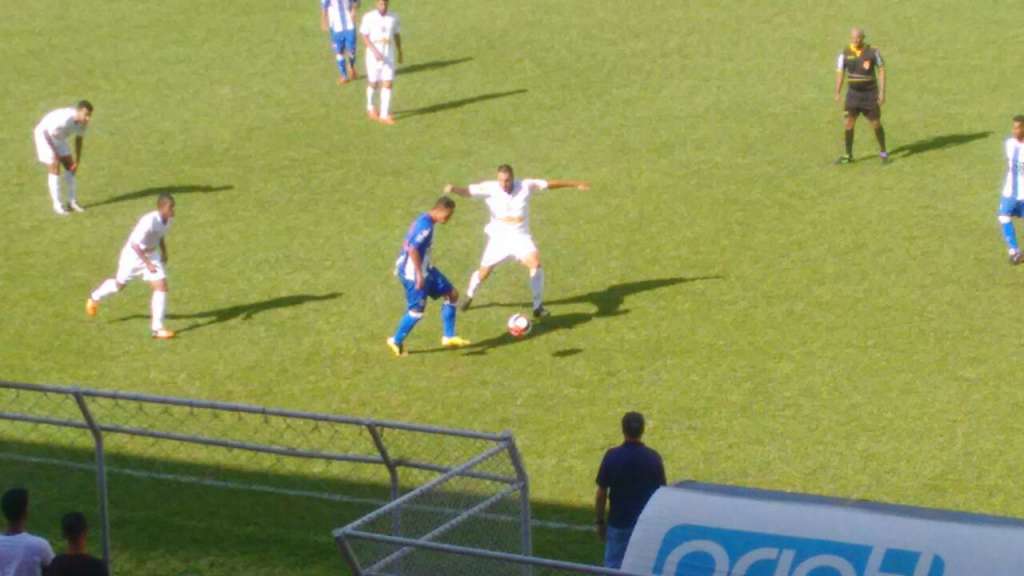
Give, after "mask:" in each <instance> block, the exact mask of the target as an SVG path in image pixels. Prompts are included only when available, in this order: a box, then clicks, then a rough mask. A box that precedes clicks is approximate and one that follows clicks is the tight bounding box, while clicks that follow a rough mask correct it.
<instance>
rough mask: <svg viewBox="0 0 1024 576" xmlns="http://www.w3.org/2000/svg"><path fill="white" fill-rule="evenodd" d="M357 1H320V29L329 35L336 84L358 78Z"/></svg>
mask: <svg viewBox="0 0 1024 576" xmlns="http://www.w3.org/2000/svg"><path fill="white" fill-rule="evenodd" d="M358 7H359V0H320V28H322V29H323V30H324V31H325V32H327V31H329V32H330V33H331V47H332V48H334V57H335V58H336V59H337V61H338V72H339V73H341V76H340V77H339V78H338V84H346V83H348V82H349V81H351V80H355V79H356V78H358V76H359V75H358V73H357V72H356V8H358Z"/></svg>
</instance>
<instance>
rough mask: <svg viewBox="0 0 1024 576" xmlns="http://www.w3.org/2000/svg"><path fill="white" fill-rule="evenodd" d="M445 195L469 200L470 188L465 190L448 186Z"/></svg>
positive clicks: (460, 187)
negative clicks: (453, 195)
mask: <svg viewBox="0 0 1024 576" xmlns="http://www.w3.org/2000/svg"><path fill="white" fill-rule="evenodd" d="M444 193H445V194H455V195H456V196H462V197H463V198H469V188H463V187H462V186H452V185H451V184H447V185H445V187H444Z"/></svg>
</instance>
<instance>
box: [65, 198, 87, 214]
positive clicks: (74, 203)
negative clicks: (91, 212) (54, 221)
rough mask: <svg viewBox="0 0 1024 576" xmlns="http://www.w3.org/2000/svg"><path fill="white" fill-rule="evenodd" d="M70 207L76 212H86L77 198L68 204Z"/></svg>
mask: <svg viewBox="0 0 1024 576" xmlns="http://www.w3.org/2000/svg"><path fill="white" fill-rule="evenodd" d="M68 207H69V208H71V210H72V211H74V212H85V208H82V206H81V205H80V204H79V203H78V202H77V201H76V200H72V201H71V203H70V204H68Z"/></svg>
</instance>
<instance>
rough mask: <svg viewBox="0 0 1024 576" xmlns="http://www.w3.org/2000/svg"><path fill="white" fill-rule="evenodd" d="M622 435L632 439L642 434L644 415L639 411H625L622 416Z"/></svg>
mask: <svg viewBox="0 0 1024 576" xmlns="http://www.w3.org/2000/svg"><path fill="white" fill-rule="evenodd" d="M622 435H623V436H625V437H626V438H634V439H637V438H640V437H641V436H643V435H644V415H643V414H641V413H639V412H626V413H625V414H624V415H623V416H622Z"/></svg>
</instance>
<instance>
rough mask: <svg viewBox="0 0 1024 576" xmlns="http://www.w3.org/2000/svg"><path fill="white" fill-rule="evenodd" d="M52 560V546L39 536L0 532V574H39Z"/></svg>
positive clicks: (10, 575) (33, 575)
mask: <svg viewBox="0 0 1024 576" xmlns="http://www.w3.org/2000/svg"><path fill="white" fill-rule="evenodd" d="M52 561H53V548H51V547H50V543H49V542H47V541H46V540H43V539H42V538H40V537H39V536H33V535H32V534H29V533H27V532H21V533H20V534H11V535H8V534H0V574H3V575H4V576H39V575H40V574H42V569H43V567H44V566H49V565H50V562H52Z"/></svg>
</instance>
